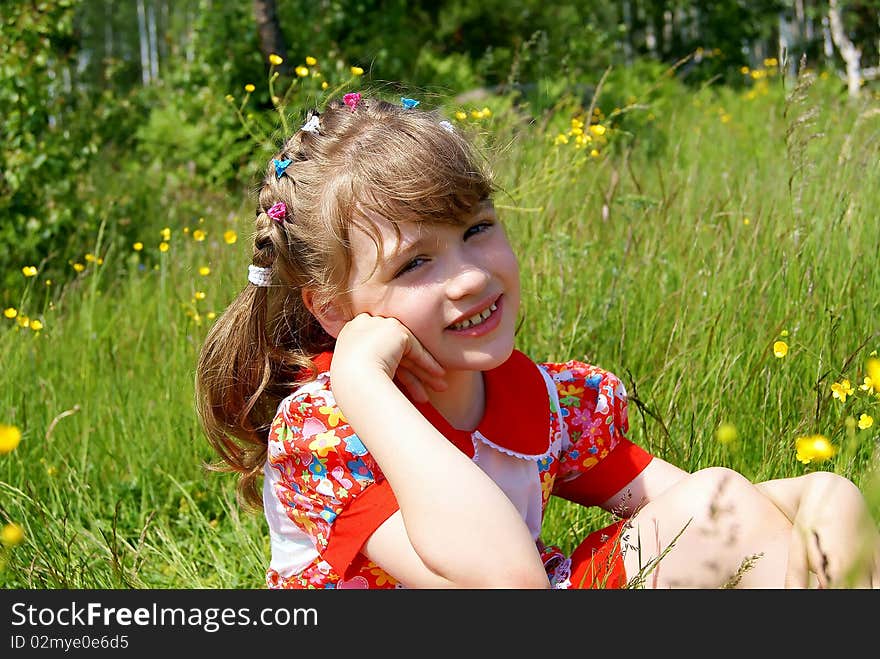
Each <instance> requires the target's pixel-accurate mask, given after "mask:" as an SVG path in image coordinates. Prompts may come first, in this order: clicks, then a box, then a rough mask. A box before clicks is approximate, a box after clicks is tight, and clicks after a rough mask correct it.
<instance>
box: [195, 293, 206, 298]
mask: <svg viewBox="0 0 880 659" xmlns="http://www.w3.org/2000/svg"><path fill="white" fill-rule="evenodd" d="M195 298H196V299H197V300H204V299H205V291H196V294H195Z"/></svg>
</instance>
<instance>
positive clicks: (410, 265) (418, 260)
mask: <svg viewBox="0 0 880 659" xmlns="http://www.w3.org/2000/svg"><path fill="white" fill-rule="evenodd" d="M427 260H428V259H426V258H425V257H424V256H417V257H416V258H414V259H413V260H412V261H410V262H409V263H407V264H406V265H405V266H403V267H402V268H401V269H400V270H398V271H397V273H396V274H395V275H394V278H395V279H397V278H398V277H400V276H401V275H404V274H406V273H407V272H410V271H411V270H415V269H416V268H418V267H419V266H420V265H422V264H423V263H424V262H425V261H427Z"/></svg>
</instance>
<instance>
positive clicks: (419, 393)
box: [397, 368, 428, 403]
mask: <svg viewBox="0 0 880 659" xmlns="http://www.w3.org/2000/svg"><path fill="white" fill-rule="evenodd" d="M397 378H398V379H399V380H400V383H401V384H402V385H403V386H404V387H406V390H407V391H409V394H410V396H411V397H412V399H413V400H414V401H416V402H417V403H426V402H428V392H427V391H426V390H425V385H424V384H422V381H421V380H420V379H419V378H417V377H416V376H415V375H413V373H412V372H411V371H410V370H409V369H407V368H398V369H397Z"/></svg>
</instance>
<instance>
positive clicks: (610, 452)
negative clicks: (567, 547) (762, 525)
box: [263, 351, 652, 588]
mask: <svg viewBox="0 0 880 659" xmlns="http://www.w3.org/2000/svg"><path fill="white" fill-rule="evenodd" d="M331 357H332V355H331V354H330V353H324V354H322V355H319V357H318V358H317V359H316V362H317V364H318V367H319V371H320V373H319V375H318V377H317V378H316V379H315V380H313V381H311V382H308V383H306V384H304V385H302V386H301V387H300V388H299V389H297V390H296V391H295V392H294V393H293V394H291V395H290V396H288V397H287V398H286V399H285V400H284V401H282V403H281V404H280V405H279V407H278V412H277V414H276V416H275V419H274V421H273V423H272V428H271V431H270V434H269V443H268V458H267V461H266V465H265V467H264V475H265V478H264V484H263V503H264V511H265V515H266V520H267V522H268V524H269V532H270V539H271V544H272V559H271V562H270V564H269V567H268V569H267V572H266V583H267V585H268V587H269V588H397V587H403V586H402V585H401V584H398V583H397V582H396V581H395V579H394V578H393V577H391V576H390V575H389V574H387V573H386V572H385V571H384V570H382V569H381V568H380V567H379V566H378V565H376V564H375V563H372V562H371V561H370V560H369V559H367V558H366V557H365V556H364V555H363V554H361V553H360V549H361V547H363V545H364V543H365V542H366V541H367V539H368V538H369V537H370V535H371V534H372V533H373V531H375V530H376V529H377V528H378V527H379V526H380V525H381V524H382V523H383V522H384V521H385V520H386V519H388V517H390V516H391V515H392V514H393V513H395V512H396V511H397V509H398V506H397V501H396V499H395V497H394V493H393V492H392V491H391V487H390V486H389V485H388V482H387V481H386V480H385V477H384V476H383V474H382V471H381V469H379V466H378V465H377V464H376V462H375V461H374V460H373V458H372V456H371V455H370V454H369V452H368V451H367V449H366V447H365V446H364V445H363V443H362V442H361V440H360V438H359V437H358V436H357V434H355V432H354V430H353V429H352V428H351V426H349V425H348V423H347V422H346V420H345V417H344V416H343V415H342V413H341V411H340V410H339V408H338V407H337V405H336V402H335V399H334V398H333V393H332V392H331V390H330V375H329V370H330V359H331ZM484 384H485V391H486V406H485V413H484V416H483V419H482V420H481V421H480V423H479V424H478V426H477V428H476V430H474V431H473V432H468V431H462V430H456V429H454V428H452V426H450V425H449V423H448V422H447V421H446V420H445V419H444V418H443V417H442V416H441V415H440V414H439V413H438V412H437V411H436V410H435V409H434V408H433V407H432V406H431V405H430V404H427V403H426V404H416V407H417V408H418V409H419V410H420V411H421V412H422V414H424V415H425V417H426V418H427V419H428V420H429V421H430V422H431V423H432V424H433V425H434V427H435V428H437V429H438V430H439V431H440V432H441V433H442V434H443V435H444V436H446V438H447V439H449V441H451V442H452V443H453V444H455V445H456V446H457V447H458V448H459V449H460V450H461V451H463V452H464V453H465V454H466V455H468V456H469V457H470V458H471V459H473V460H474V462H476V463H477V464H478V465H479V466H480V467H481V468H482V469H483V470H484V471H485V472H486V473H487V474H488V475H489V476H490V477H491V478H492V479H493V480H494V481H495V482H496V483H497V484H498V485H499V487H500V488H501V489H502V490H503V491H504V492H505V494H507V496H508V497H509V498H510V500H511V502H512V503H513V504H514V505H515V506H516V508H517V510H519V512H520V514H521V515H522V517H523V520H524V522H525V523H526V525H527V526H528V528H529V530H530V531H531V532H532V536H533V538H534V539H535V542H536V543H537V544H538V547H539V549H540V550H541V555H542V558H543V559H544V565H545V568H546V569H547V574H548V578H549V580H550V582H551V584H552V585H553V586H554V587H557V588H569V587H575V588H577V587H584V588H597V587H622V586H623V585H625V583H626V577H625V573H624V571H623V565H622V560H621V558H620V554H619V551H618V534H619V531H620V530H621V524H622V522H619V523H617V524H614V525H612V526H610V527H608V528H606V529H601V530H600V531H596V532H595V533H593V534H591V535H590V536H588V537H587V538H586V539H585V540H584V541H583V543H582V544H581V545H580V546H579V547H578V548H577V549H576V550H575V551H574V552H573V554H572V555H571V557H568V556H566V555H565V554H564V553H563V552H562V551H561V550H560V549H558V548H557V547H553V546H545V545H544V544H543V543H542V542H541V539H540V530H541V522H542V520H543V515H544V511H545V509H546V506H547V502H548V500H549V498H550V496H551V495H553V496H559V497H562V498H565V499H568V500H570V501H574V502H576V503H579V504H581V505H584V506H594V505H598V504H600V503H603V502H604V501H606V500H607V499H609V498H610V497H611V496H612V495H614V494H615V493H617V492H618V491H620V490H621V489H622V488H623V487H624V486H626V485H627V484H628V483H629V482H630V481H632V479H633V478H635V477H636V476H637V475H638V474H639V473H640V472H641V471H642V470H643V469H644V468H645V467H646V466H647V465H648V463H649V462H650V461H651V459H652V456H651V455H650V454H648V453H647V452H645V451H644V450H643V449H641V448H639V447H638V446H636V445H635V444H633V443H631V442H630V441H629V440H627V439H626V436H625V434H626V432H627V430H628V420H627V402H626V392H625V390H624V388H623V384H622V383H621V382H620V380H619V379H618V378H617V377H616V376H614V375H613V374H611V373H609V372H608V371H605V370H603V369H601V368H598V367H596V366H591V365H589V364H585V363H583V362H578V361H568V362H565V363H559V364H557V363H543V364H535V363H534V362H532V361H531V360H530V359H529V358H528V357H526V356H525V355H524V354H523V353H521V352H519V351H514V352H513V354H512V355H511V357H510V359H508V360H507V361H506V362H505V363H504V364H502V365H501V366H499V367H498V368H496V369H493V370H491V371H487V372H485V373H484ZM451 485H452V484H451Z"/></svg>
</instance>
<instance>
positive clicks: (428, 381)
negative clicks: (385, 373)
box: [398, 359, 448, 391]
mask: <svg viewBox="0 0 880 659" xmlns="http://www.w3.org/2000/svg"><path fill="white" fill-rule="evenodd" d="M402 368H404V369H406V370H407V371H409V372H410V374H412V375H413V376H415V377H416V378H418V380H419V381H420V382H421V383H422V384H423V385H424V386H426V387H430V388H431V389H433V390H434V391H445V390H446V389H447V387H448V384H447V382H446V379H445V378H444V377H443V376H442V375H436V374H435V373H434V372H432V371H428V370H426V369H425V368H424V367H423V366H422V365H421V364H420V363H416V362H413V361H411V360H409V359H402V360H401V361H400V365H399V366H398V371H399V370H400V369H402ZM443 372H444V373H445V371H443Z"/></svg>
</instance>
